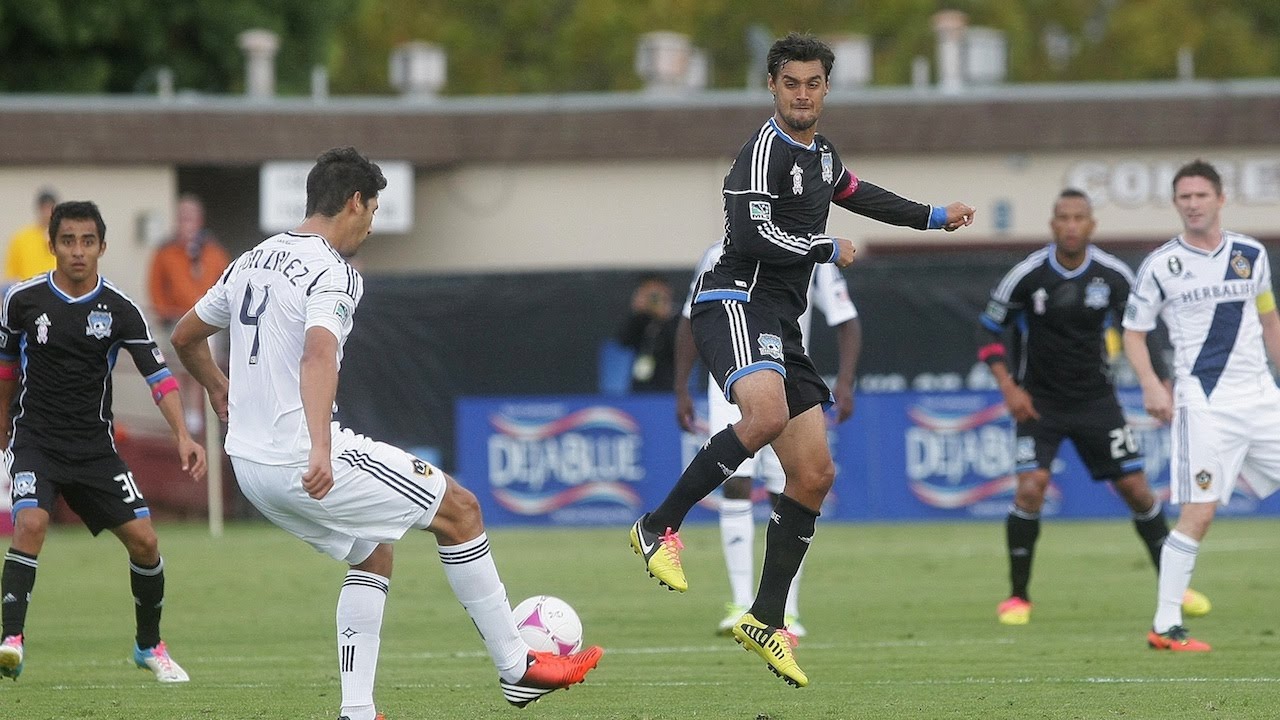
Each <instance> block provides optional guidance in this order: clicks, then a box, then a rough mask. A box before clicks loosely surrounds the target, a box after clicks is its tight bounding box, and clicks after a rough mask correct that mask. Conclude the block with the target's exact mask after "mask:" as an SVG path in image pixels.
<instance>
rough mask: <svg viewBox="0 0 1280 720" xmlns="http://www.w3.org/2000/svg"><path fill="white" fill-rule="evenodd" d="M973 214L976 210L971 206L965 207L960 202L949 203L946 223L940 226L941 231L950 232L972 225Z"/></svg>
mask: <svg viewBox="0 0 1280 720" xmlns="http://www.w3.org/2000/svg"><path fill="white" fill-rule="evenodd" d="M975 212H977V210H975V209H974V207H973V206H972V205H965V204H964V203H962V202H953V203H951V204H950V205H948V206H947V223H946V224H945V225H943V226H942V229H943V230H946V231H947V232H952V231H954V230H959V229H960V228H962V227H965V226H966V225H972V224H973V214H974V213H975Z"/></svg>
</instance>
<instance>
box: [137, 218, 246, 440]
mask: <svg viewBox="0 0 1280 720" xmlns="http://www.w3.org/2000/svg"><path fill="white" fill-rule="evenodd" d="M230 262H231V258H230V256H228V255H227V251H226V250H225V249H224V248H223V247H222V245H221V243H219V242H218V239H217V238H216V237H214V236H213V233H211V232H209V230H208V229H207V228H205V226H204V203H203V202H202V201H201V200H200V198H199V197H197V196H196V195H193V194H191V193H183V194H182V196H181V197H179V198H178V207H177V225H176V228H175V230H174V233H173V237H171V238H170V239H169V240H168V241H167V242H166V243H165V244H164V245H162V246H160V247H159V248H158V249H157V250H156V253H155V256H154V257H152V259H151V269H150V272H149V273H148V278H147V289H148V291H149V293H150V297H151V308H152V312H153V313H154V314H155V317H156V319H157V320H159V322H160V326H161V327H162V328H163V329H164V335H165V344H166V345H167V344H168V335H169V333H170V332H171V331H172V330H173V326H174V325H175V324H176V323H177V322H178V320H180V319H181V318H182V316H183V315H185V314H186V312H187V311H188V310H190V309H191V308H192V307H193V306H194V305H195V304H196V301H197V300H199V299H200V298H201V297H203V296H204V293H205V291H206V290H208V289H209V288H211V287H213V284H214V283H216V282H217V281H218V277H219V276H221V275H222V271H223V270H225V269H226V268H227V265H228V264H229V263H230ZM178 383H179V386H180V388H181V390H182V404H183V407H184V408H185V412H186V420H187V428H188V429H189V430H191V431H192V432H196V431H198V430H199V429H200V428H201V427H202V426H203V422H204V392H203V390H202V389H201V388H200V386H199V384H197V383H196V382H194V381H193V380H192V379H191V377H190V376H185V375H183V376H179V378H178Z"/></svg>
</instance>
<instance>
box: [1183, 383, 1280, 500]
mask: <svg viewBox="0 0 1280 720" xmlns="http://www.w3.org/2000/svg"><path fill="white" fill-rule="evenodd" d="M1171 435H1172V437H1171V438H1170V439H1171V441H1172V444H1171V455H1172V457H1170V458H1169V477H1170V481H1169V499H1170V500H1171V501H1172V502H1173V503H1174V504H1181V503H1207V502H1219V503H1222V504H1223V505H1226V504H1227V502H1228V501H1229V500H1230V499H1231V493H1232V492H1233V491H1234V490H1235V485H1236V477H1237V476H1240V475H1243V476H1244V479H1245V481H1246V482H1247V483H1248V484H1249V487H1250V489H1252V490H1253V491H1254V492H1255V493H1257V495H1258V497H1267V496H1268V495H1270V494H1271V493H1273V492H1275V491H1276V489H1277V488H1280V389H1277V388H1276V387H1274V386H1272V387H1269V388H1265V389H1264V390H1263V391H1262V393H1260V396H1259V397H1257V398H1253V399H1250V400H1247V401H1245V402H1241V403H1236V404H1231V405H1218V406H1214V407H1199V406H1178V407H1175V408H1174V411H1173V428H1172V432H1171Z"/></svg>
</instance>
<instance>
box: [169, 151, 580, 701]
mask: <svg viewBox="0 0 1280 720" xmlns="http://www.w3.org/2000/svg"><path fill="white" fill-rule="evenodd" d="M385 186H386V179H385V178H384V177H383V175H382V171H381V170H380V169H379V168H378V166H377V165H375V164H373V163H371V162H369V160H367V159H366V158H364V157H363V156H362V155H360V154H359V153H358V152H357V151H356V150H355V149H354V148H350V147H347V148H335V149H333V150H329V151H328V152H326V153H324V154H323V155H321V156H320V157H319V159H318V160H317V161H316V165H315V167H313V168H312V169H311V171H310V173H309V174H308V175H307V205H306V213H307V217H306V219H305V220H304V221H303V222H302V224H301V225H299V226H298V227H297V228H296V229H295V230H293V231H290V232H285V233H281V234H279V235H276V236H274V237H271V238H268V239H266V240H265V241H263V242H262V243H261V244H259V245H258V246H257V247H255V248H253V249H252V250H249V251H248V252H246V253H245V254H243V255H241V256H240V257H239V258H237V259H236V260H235V262H233V263H232V264H231V265H230V266H229V267H228V268H227V270H226V272H225V273H223V275H222V278H221V279H220V280H219V281H218V282H217V284H215V285H214V286H213V287H212V288H210V289H209V291H208V292H207V293H206V294H205V296H204V297H203V298H202V299H201V300H200V301H199V302H198V303H196V306H195V307H194V308H193V309H192V310H191V311H190V312H188V313H187V314H186V315H185V316H184V317H183V318H182V320H181V321H179V323H178V325H177V326H176V327H175V328H174V332H173V345H174V347H175V349H177V351H178V356H179V357H180V358H181V360H182V362H183V364H184V365H185V366H186V367H187V369H188V370H189V371H190V372H191V374H192V376H193V377H195V378H196V380H198V381H199V382H200V384H202V385H203V386H204V387H205V389H206V390H208V392H209V399H210V402H211V403H212V405H213V407H214V409H215V410H216V411H217V412H218V414H219V416H220V417H222V418H223V419H225V420H227V421H228V431H227V440H226V449H227V454H228V455H230V456H231V462H232V464H233V465H234V466H235V470H236V479H237V481H238V482H239V484H240V488H241V490H242V491H243V492H244V494H245V497H247V498H248V499H249V500H250V501H251V502H252V503H253V504H254V506H255V507H257V508H258V510H260V511H261V512H262V514H263V515H265V516H266V517H267V518H268V519H270V520H271V521H272V522H274V523H275V524H277V525H279V526H280V527H282V528H284V529H285V530H287V531H289V532H290V533H292V534H294V535H295V536H297V537H298V538H299V539H301V540H303V541H305V542H307V543H308V544H310V545H311V546H312V547H314V548H315V549H316V550H318V551H320V552H322V553H325V554H327V555H329V556H330V557H332V558H334V559H335V560H339V561H342V562H345V563H347V564H349V565H350V570H349V571H348V573H347V575H346V578H345V580H344V581H343V583H342V590H341V592H340V594H339V595H338V612H337V631H338V636H337V640H338V661H339V677H340V678H341V685H342V710H341V718H340V720H341V719H342V718H346V719H348V720H374V718H375V717H381V716H380V715H378V714H377V711H376V709H375V707H374V701H373V682H374V674H375V671H376V669H377V660H378V646H379V633H380V629H381V626H382V615H383V607H384V605H385V603H386V598H387V590H388V588H389V586H390V581H391V565H392V545H391V543H393V542H395V541H396V540H398V539H400V538H401V537H402V536H403V535H404V534H405V533H406V532H408V531H409V530H410V529H412V528H422V529H425V530H427V531H429V532H431V533H432V534H434V535H435V536H436V540H437V542H438V543H439V554H440V561H441V563H443V564H444V572H445V577H446V578H447V579H448V581H449V585H450V587H451V588H452V589H453V592H454V595H455V596H457V598H458V600H459V602H461V603H462V606H463V607H464V608H466V611H467V614H468V615H470V616H471V620H472V621H473V622H474V623H475V626H476V628H477V629H478V630H479V632H480V635H481V638H482V639H483V641H484V644H485V647H486V649H487V650H488V651H489V656H490V658H491V659H492V660H493V663H494V665H495V666H496V667H497V669H498V676H499V683H500V685H501V687H502V692H503V695H504V696H505V697H506V699H507V701H508V702H510V703H511V704H513V705H516V706H518V707H524V706H525V705H527V704H529V703H530V702H533V701H535V700H537V699H538V698H540V697H541V696H543V695H545V694H547V693H549V692H551V691H553V690H557V689H560V688H565V687H568V686H570V685H572V684H574V683H578V682H582V680H583V679H584V678H585V677H586V674H587V672H588V671H589V670H591V669H592V668H593V667H595V665H596V663H597V662H598V661H599V658H600V655H601V654H602V653H603V651H602V650H601V649H600V648H599V647H590V648H587V649H585V650H583V651H582V652H580V653H576V654H574V655H569V656H565V657H559V656H555V655H552V654H550V653H541V652H534V651H532V650H530V648H529V646H528V645H527V644H526V643H525V642H524V640H522V639H521V637H520V634H519V633H518V632H517V630H516V626H515V621H514V619H513V618H512V616H511V608H510V606H509V605H508V603H507V594H506V590H505V589H504V587H503V585H502V581H501V579H500V578H499V577H498V571H497V568H496V567H495V565H494V561H493V557H492V555H491V554H490V552H489V541H488V538H487V536H486V535H485V531H484V521H483V519H482V518H481V515H480V507H479V503H478V502H477V500H476V498H475V496H474V495H472V494H471V493H470V492H468V491H467V490H466V489H465V488H463V487H462V486H461V485H459V484H458V483H457V482H455V481H454V480H453V478H451V477H449V476H448V475H446V474H445V473H443V472H441V471H440V470H439V469H438V468H436V467H434V466H432V465H431V464H429V463H427V462H424V461H422V460H419V459H418V458H416V457H414V456H412V455H409V454H408V453H406V452H404V451H402V450H400V449H398V448H395V447H392V446H390V445H387V444H385V443H380V442H375V441H373V440H371V439H369V438H366V437H364V436H362V435H358V434H356V433H353V432H352V431H350V430H347V429H344V428H341V427H339V426H338V424H337V423H334V422H331V420H332V412H333V407H334V398H335V395H336V392H337V387H338V369H339V366H340V365H341V362H342V347H343V344H344V343H345V341H346V339H347V337H348V335H349V333H350V332H351V328H352V320H353V318H354V316H355V312H356V307H357V306H358V305H359V303H360V298H361V296H362V295H363V293H364V281H363V279H362V278H361V277H360V274H359V273H358V272H356V270H355V268H353V267H352V266H351V265H350V264H348V263H347V260H346V258H349V257H351V256H352V255H354V254H355V252H356V250H357V249H359V247H360V245H361V244H362V243H363V242H364V241H365V238H366V237H367V236H368V235H369V232H370V228H371V224H372V222H373V216H374V212H375V211H376V210H377V209H378V192H379V191H380V190H381V189H382V188H384V187H385ZM224 327H229V328H230V335H231V362H230V374H231V377H230V379H228V378H227V376H226V375H224V374H223V372H222V371H221V370H220V369H219V367H218V365H217V363H215V362H214V359H213V355H212V354H211V353H210V350H209V344H208V342H207V340H208V338H209V336H211V335H212V334H213V333H215V332H217V331H218V330H219V329H221V328H224Z"/></svg>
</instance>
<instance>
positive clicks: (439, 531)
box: [427, 475, 484, 545]
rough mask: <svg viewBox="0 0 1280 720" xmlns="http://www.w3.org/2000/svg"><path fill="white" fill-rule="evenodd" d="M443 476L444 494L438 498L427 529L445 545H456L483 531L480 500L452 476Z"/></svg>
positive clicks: (477, 535)
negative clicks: (436, 507) (444, 479)
mask: <svg viewBox="0 0 1280 720" xmlns="http://www.w3.org/2000/svg"><path fill="white" fill-rule="evenodd" d="M445 478H446V482H447V485H446V487H445V491H444V496H443V497H441V498H440V508H439V509H438V510H437V511H436V516H435V518H434V519H433V520H432V521H431V525H430V526H428V527H427V529H428V530H430V531H431V533H432V534H433V535H435V536H436V539H437V540H439V541H440V542H441V543H442V544H445V545H456V544H458V543H463V542H466V541H468V540H471V539H474V538H476V537H479V535H480V533H482V532H484V519H483V518H482V517H481V514H480V500H479V499H477V498H476V496H475V494H474V493H472V492H471V491H470V490H468V489H466V488H465V487H463V486H462V485H459V484H458V482H457V481H456V480H454V479H453V478H452V477H449V476H447V475H446V476H445Z"/></svg>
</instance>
